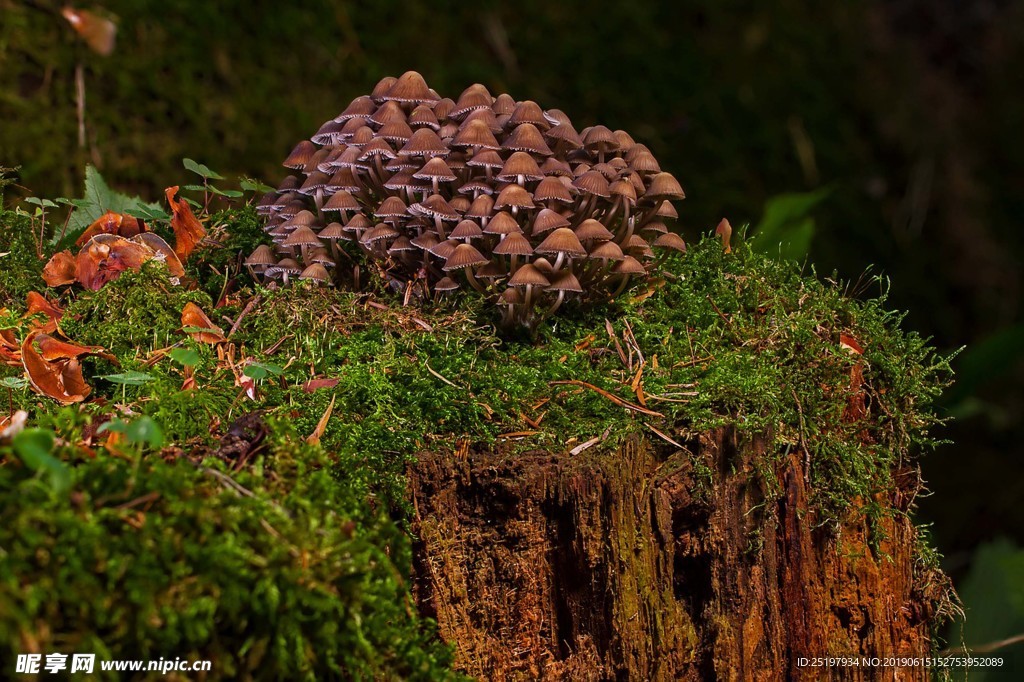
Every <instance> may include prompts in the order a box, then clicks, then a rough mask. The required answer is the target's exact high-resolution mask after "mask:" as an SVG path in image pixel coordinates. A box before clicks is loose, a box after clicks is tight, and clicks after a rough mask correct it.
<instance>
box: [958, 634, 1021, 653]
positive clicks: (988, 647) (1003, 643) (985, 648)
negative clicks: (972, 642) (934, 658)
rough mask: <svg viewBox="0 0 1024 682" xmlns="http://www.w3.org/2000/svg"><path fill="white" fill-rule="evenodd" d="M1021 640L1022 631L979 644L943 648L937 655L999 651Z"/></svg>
mask: <svg viewBox="0 0 1024 682" xmlns="http://www.w3.org/2000/svg"><path fill="white" fill-rule="evenodd" d="M1021 642H1024V632H1022V633H1021V634H1019V635H1014V636H1013V637H1007V638H1006V639H1000V640H997V641H995V642H989V643H987V644H981V645H979V646H972V647H968V646H967V645H964V646H962V647H951V648H949V649H944V650H943V651H941V652H939V655H940V656H952V655H956V654H964V653H967V654H990V653H992V652H993V651H999V650H1000V649H1005V648H1006V647H1008V646H1011V645H1013V644H1020V643H1021Z"/></svg>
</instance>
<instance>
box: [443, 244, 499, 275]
mask: <svg viewBox="0 0 1024 682" xmlns="http://www.w3.org/2000/svg"><path fill="white" fill-rule="evenodd" d="M487 262H489V259H488V258H487V256H485V255H483V254H482V253H480V252H479V251H478V250H477V249H476V247H475V246H473V245H472V244H459V245H458V246H456V247H455V250H454V251H453V252H452V255H450V256H448V259H447V261H446V262H445V264H444V271H445V272H451V271H452V270H462V269H463V268H468V267H471V266H473V265H483V264H484V263H487Z"/></svg>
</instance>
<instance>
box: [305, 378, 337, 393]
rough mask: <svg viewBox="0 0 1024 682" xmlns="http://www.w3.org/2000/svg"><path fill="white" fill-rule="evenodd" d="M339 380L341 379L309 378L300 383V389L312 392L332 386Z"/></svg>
mask: <svg viewBox="0 0 1024 682" xmlns="http://www.w3.org/2000/svg"><path fill="white" fill-rule="evenodd" d="M340 381H341V379H310V380H309V381H307V382H306V383H305V384H303V385H302V390H303V391H304V392H306V393H313V392H314V391H317V390H319V389H321V388H334V387H335V386H337V385H338V382H340Z"/></svg>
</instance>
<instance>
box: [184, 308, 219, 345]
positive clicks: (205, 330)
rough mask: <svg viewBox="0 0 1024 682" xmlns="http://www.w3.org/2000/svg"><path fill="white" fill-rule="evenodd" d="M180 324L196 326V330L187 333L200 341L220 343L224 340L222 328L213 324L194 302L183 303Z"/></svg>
mask: <svg viewBox="0 0 1024 682" xmlns="http://www.w3.org/2000/svg"><path fill="white" fill-rule="evenodd" d="M181 326H182V327H196V328H197V331H190V332H189V334H191V336H192V338H193V339H195V340H196V341H199V342H200V343H220V342H221V341H224V340H225V338H224V330H223V329H221V328H220V327H218V326H217V325H215V324H214V323H213V320H211V319H210V318H209V317H208V316H207V315H206V313H204V312H203V309H202V308H200V307H199V306H197V305H196V304H195V303H186V304H185V308H184V309H183V310H182V311H181Z"/></svg>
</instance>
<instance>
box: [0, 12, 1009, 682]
mask: <svg viewBox="0 0 1024 682" xmlns="http://www.w3.org/2000/svg"><path fill="white" fill-rule="evenodd" d="M99 4H100V5H101V7H90V9H96V10H98V11H102V12H104V13H106V14H107V15H109V16H110V17H111V18H112V19H114V20H115V21H116V24H117V26H118V39H117V45H116V48H115V50H114V52H113V53H112V54H111V55H110V56H109V57H103V56H100V55H98V54H95V53H92V52H90V51H89V50H88V49H87V48H86V47H85V45H84V44H83V43H82V42H81V41H80V40H79V39H78V38H77V36H76V35H75V33H74V32H73V31H71V30H70V27H69V25H68V23H67V22H65V21H64V20H63V19H61V18H60V16H59V15H58V14H56V13H53V12H47V11H40V5H42V3H41V2H32V3H28V2H24V1H22V0H0V166H20V172H19V177H18V182H19V185H20V188H18V191H20V192H21V195H22V196H27V195H35V196H47V197H52V196H56V195H63V196H78V195H80V193H81V190H80V188H81V184H82V179H83V174H84V169H85V165H86V164H87V163H92V164H95V165H96V166H97V167H98V168H99V169H100V170H101V171H102V173H103V174H104V176H105V177H106V179H107V180H108V182H109V183H110V184H111V186H113V187H116V188H118V189H120V190H123V191H127V192H130V193H137V194H140V195H141V196H142V197H144V198H146V199H148V200H156V199H158V198H159V197H160V196H161V194H162V192H161V190H162V188H163V187H165V186H168V185H173V184H179V183H182V182H189V181H191V180H190V179H189V178H188V177H187V176H188V174H187V173H186V172H185V171H184V169H183V168H182V166H181V159H182V158H183V157H186V156H188V157H192V158H195V159H197V160H198V161H200V162H202V163H205V164H207V165H208V166H210V167H211V168H214V169H215V170H217V171H219V172H221V173H224V174H232V175H247V176H253V177H257V178H259V179H261V180H264V181H266V182H268V183H270V184H276V183H277V182H278V181H279V180H280V179H281V178H282V177H283V175H284V172H283V169H282V168H281V167H280V166H279V165H278V164H279V162H280V161H281V160H282V159H283V158H284V156H285V155H286V154H287V152H288V151H289V150H290V149H291V147H292V146H293V144H294V143H295V142H297V141H298V140H299V139H301V138H303V137H308V136H309V135H310V134H312V133H313V132H314V131H315V130H316V129H317V128H318V126H319V125H320V124H321V123H322V122H323V121H324V120H326V119H328V118H330V117H333V116H334V115H336V114H337V113H338V112H339V111H340V110H341V109H342V108H343V107H344V106H345V105H346V104H347V103H348V102H349V100H351V99H352V98H353V97H355V96H356V95H359V94H363V93H366V92H368V91H369V89H370V88H371V87H372V86H373V84H374V83H375V82H376V81H377V80H378V79H379V78H380V77H382V76H385V75H398V74H400V73H401V72H403V71H405V70H407V69H415V70H418V71H420V72H422V73H423V74H424V75H425V76H426V78H427V81H428V82H429V83H430V84H431V86H433V87H434V88H435V89H437V90H438V91H439V92H441V94H442V95H447V96H450V97H453V98H454V97H457V96H458V94H459V92H461V90H462V89H463V88H464V87H465V86H466V85H468V84H470V83H473V82H477V81H479V82H482V83H484V84H486V85H487V86H488V87H489V88H490V89H491V91H492V92H494V93H497V92H500V91H507V92H509V93H510V94H512V95H513V96H514V97H515V98H516V99H534V100H536V101H538V102H539V103H540V104H541V105H542V106H545V107H559V108H561V109H563V110H565V111H566V112H567V113H568V114H569V115H570V116H571V117H572V119H573V121H574V122H575V123H576V124H577V128H582V127H584V126H587V125H591V124H593V123H604V124H605V125H608V126H609V127H611V128H613V129H614V128H624V129H626V130H628V131H630V132H631V133H632V134H633V135H634V137H636V138H637V139H638V140H640V141H643V142H645V143H646V144H648V145H649V146H650V147H651V148H652V150H654V152H655V154H656V155H657V156H658V158H659V160H660V161H661V162H662V165H663V167H665V168H666V170H669V171H671V172H672V173H674V174H675V175H676V177H678V178H679V180H680V181H681V182H682V184H683V186H684V188H685V189H686V191H687V194H688V199H687V200H686V202H684V203H683V204H682V205H681V210H680V213H681V219H680V224H681V226H682V227H683V229H684V232H685V233H686V236H687V237H688V238H690V239H694V238H696V237H697V236H698V235H700V234H706V233H707V232H708V231H709V230H710V229H711V228H713V226H714V225H715V223H717V221H718V219H719V218H721V217H723V216H726V217H728V218H729V219H730V220H731V221H732V223H733V224H734V225H742V224H744V223H750V224H751V225H753V226H755V227H756V226H758V225H759V224H761V225H762V229H764V230H766V231H770V230H776V231H779V230H781V231H782V232H783V233H784V232H786V230H785V229H783V228H785V227H786V224H787V223H788V224H789V228H790V229H791V234H795V233H794V232H792V229H794V228H795V229H796V232H800V233H802V235H803V238H802V239H801V238H796V237H794V238H793V239H792V245H791V248H790V252H793V250H794V249H795V253H796V255H799V256H800V257H801V258H804V257H806V259H807V261H808V262H809V263H813V264H814V267H815V268H816V269H817V271H818V273H819V274H820V275H822V276H830V275H831V274H832V273H833V272H834V273H835V276H837V277H838V278H840V279H842V280H848V281H851V282H853V283H854V284H853V285H851V290H852V291H853V292H854V293H856V294H870V293H871V291H870V290H868V291H865V290H864V288H865V287H860V286H858V285H857V283H858V282H861V281H867V278H863V279H862V278H861V276H862V274H863V273H864V272H865V270H866V269H868V268H870V270H871V273H874V274H878V273H881V274H883V275H885V276H887V277H888V278H890V280H891V284H892V298H891V301H892V303H893V305H895V306H897V307H900V308H903V309H906V310H909V311H910V313H909V316H908V318H907V320H906V322H905V325H906V326H907V327H908V328H911V329H915V330H918V331H920V332H921V333H922V334H925V335H928V336H931V337H932V338H933V342H934V344H935V345H936V346H938V347H939V348H942V349H945V350H947V351H953V350H955V349H958V348H960V347H961V346H966V350H965V351H964V352H963V353H962V354H961V355H960V356H959V357H958V359H957V361H956V363H955V365H956V367H957V369H958V373H959V378H958V385H957V387H956V388H955V389H954V390H953V391H952V392H951V393H950V394H949V396H948V398H947V407H948V410H949V413H950V414H951V415H954V416H956V417H957V418H956V420H955V421H954V422H953V423H952V425H951V426H949V427H948V429H947V430H946V434H945V435H946V437H948V438H949V439H950V440H951V441H952V443H951V444H949V445H947V446H944V447H943V448H941V449H940V450H939V451H938V452H936V453H933V454H931V455H929V456H927V457H926V458H925V459H924V462H923V467H924V475H925V478H926V480H927V481H928V484H929V487H930V489H931V490H932V491H934V495H932V496H931V497H927V498H923V499H921V500H920V513H919V518H920V520H922V521H925V522H931V523H933V524H934V526H933V529H932V530H933V535H934V540H935V542H936V544H937V546H938V548H939V550H940V551H941V552H942V553H943V554H944V555H945V567H946V569H947V570H948V571H949V572H950V573H951V574H952V575H953V577H954V578H955V579H956V580H957V583H958V584H959V585H961V586H967V587H969V588H970V589H969V590H968V592H969V593H970V595H969V596H970V597H971V598H972V599H975V600H983V599H984V598H986V597H985V595H984V592H985V590H983V589H981V586H984V585H989V586H991V581H986V580H981V579H980V578H979V576H980V575H981V573H979V571H982V570H984V571H986V572H987V573H985V575H991V571H992V570H996V569H993V568H992V567H993V566H997V567H1001V568H999V570H1001V571H1003V573H1002V574H1000V575H1003V576H1004V578H1005V579H1006V580H1008V581H1009V584H1018V585H1019V584H1024V561H1021V560H1019V557H1020V556H1021V554H1020V552H1019V550H1017V549H1016V548H1018V547H1020V546H1022V545H1024V505H1021V504H1020V500H1021V499H1022V498H1024V456H1022V455H1024V445H1022V444H1024V420H1022V412H1024V363H1022V361H1021V357H1022V351H1024V320H1022V315H1021V312H1022V293H1024V292H1022V281H1021V280H1022V269H1021V264H1022V244H1024V230H1022V229H1021V224H1020V216H1021V215H1022V212H1024V164H1022V159H1024V136H1022V135H1021V134H1020V133H1019V127H1020V125H1021V121H1022V120H1024V94H1022V93H1024V88H1022V79H1024V5H1022V4H1021V3H1013V2H1009V0H863V1H860V2H850V3H845V2H844V3H839V2H832V3H821V2H810V1H809V0H803V1H801V0H771V1H768V2H761V3H756V4H755V3H738V2H722V0H679V1H676V2H668V1H663V2H643V3H640V2H631V3H625V2H623V3H617V4H609V5H608V6H601V7H598V6H597V5H595V4H594V3H590V2H581V1H579V0H570V1H566V2H558V3H550V2H538V1H537V0H521V1H520V2H516V3H505V2H497V1H496V0H479V1H478V2H474V3H464V2H451V1H450V0H435V1H434V2H431V3H412V2H396V1H395V0H376V1H375V2H351V1H349V2H345V1H342V0H310V1H308V2H303V3H294V4H287V3H285V4H282V3H271V2H264V1H263V0H256V1H252V0H249V1H246V2H241V1H240V0H225V1H224V2H217V3H210V2H201V1H199V0H180V1H179V2H175V3H166V2H162V1H159V0H102V2H101V3H99ZM45 7H46V5H43V8H44V9H45ZM76 67H78V68H80V69H81V71H82V74H83V79H82V80H83V82H84V84H85V93H86V106H85V144H84V145H80V144H79V124H78V115H77V112H76V97H75V92H76V87H75V72H76ZM18 191H15V192H8V199H9V200H13V201H17V198H18V197H17V194H18ZM12 195H13V196H12ZM780 223H781V224H782V227H781V228H780ZM772 234H775V232H772ZM1007 557H1009V558H1007ZM1014 557H1017V559H1016V560H1014ZM972 567H973V570H974V574H973V575H972V573H971V571H972ZM972 581H973V582H972ZM987 598H988V599H990V601H991V600H992V599H995V600H997V601H996V606H998V600H999V599H1007V602H1006V604H1005V608H1006V609H1011V610H1012V609H1017V611H1016V613H1017V616H1016V618H1015V619H1014V618H1006V619H1005V620H1006V621H1007V622H1008V623H1009V624H1008V625H1006V626H1005V628H1004V629H1013V628H1014V627H1018V626H1020V624H1021V623H1024V603H1021V602H1020V600H1009V599H1008V598H1007V597H1006V595H1005V593H1000V594H997V595H996V596H995V597H992V596H989V597H987ZM979 603H980V602H979ZM967 606H968V607H969V608H970V607H971V604H970V603H968V604H967ZM990 606H991V604H990ZM978 608H982V607H978ZM982 610H983V609H982ZM997 610H998V609H997ZM997 629H998V628H997ZM990 630H991V628H989V629H988V630H981V631H978V637H981V638H985V639H986V640H987V641H991V640H992V639H994V638H998V637H1000V636H1004V635H1007V634H1013V633H1012V632H1004V631H1002V630H1000V631H999V632H991V631H990ZM965 637H966V638H967V639H968V643H969V644H979V643H981V641H980V640H978V639H975V638H974V637H972V636H971V630H970V626H968V629H967V630H966V631H965ZM1020 648H1021V646H1020V645H1018V646H1017V647H1016V649H1017V650H1019V649H1020ZM1017 655H1020V654H1019V653H1018V654H1017ZM990 679H994V678H990Z"/></svg>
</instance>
